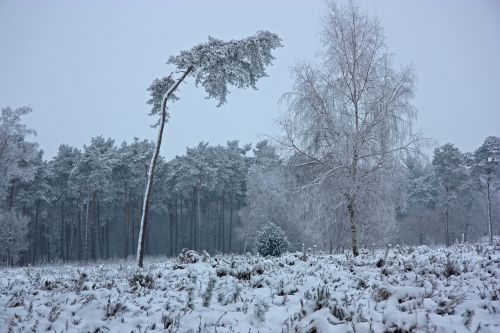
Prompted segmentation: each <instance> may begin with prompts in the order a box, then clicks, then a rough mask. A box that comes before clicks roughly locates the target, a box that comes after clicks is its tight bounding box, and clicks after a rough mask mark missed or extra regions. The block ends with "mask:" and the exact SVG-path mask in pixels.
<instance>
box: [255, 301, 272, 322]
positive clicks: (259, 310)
mask: <svg viewBox="0 0 500 333" xmlns="http://www.w3.org/2000/svg"><path fill="white" fill-rule="evenodd" d="M268 310H269V304H267V303H266V302H265V301H264V300H258V301H257V302H256V303H255V305H254V309H253V314H254V316H255V319H257V321H259V322H263V321H264V320H265V319H266V318H265V316H266V312H267V311H268Z"/></svg>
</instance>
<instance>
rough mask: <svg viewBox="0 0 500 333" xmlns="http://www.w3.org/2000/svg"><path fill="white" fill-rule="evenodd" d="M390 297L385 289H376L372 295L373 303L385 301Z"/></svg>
mask: <svg viewBox="0 0 500 333" xmlns="http://www.w3.org/2000/svg"><path fill="white" fill-rule="evenodd" d="M389 296H391V293H390V292H389V290H387V289H386V288H377V289H375V292H374V293H373V299H374V300H375V302H381V301H385V300H387V299H388V298H389Z"/></svg>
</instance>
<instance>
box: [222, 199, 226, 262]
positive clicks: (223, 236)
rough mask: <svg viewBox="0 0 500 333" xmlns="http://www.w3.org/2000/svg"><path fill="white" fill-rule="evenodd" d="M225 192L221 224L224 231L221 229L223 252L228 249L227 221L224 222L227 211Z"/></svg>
mask: <svg viewBox="0 0 500 333" xmlns="http://www.w3.org/2000/svg"><path fill="white" fill-rule="evenodd" d="M224 197H225V194H224V192H223V193H222V218H221V226H222V231H221V243H222V253H224V252H225V251H226V235H225V232H226V230H225V229H226V228H225V223H224V215H225V214H224V213H225V210H226V208H225V202H224V201H225V200H224Z"/></svg>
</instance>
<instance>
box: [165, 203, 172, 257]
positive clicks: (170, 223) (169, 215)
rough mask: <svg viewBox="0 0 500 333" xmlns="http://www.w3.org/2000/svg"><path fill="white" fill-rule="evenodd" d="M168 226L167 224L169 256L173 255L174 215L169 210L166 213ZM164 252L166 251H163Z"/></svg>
mask: <svg viewBox="0 0 500 333" xmlns="http://www.w3.org/2000/svg"><path fill="white" fill-rule="evenodd" d="M168 224H169V233H168V236H169V240H170V242H169V243H170V256H171V257H172V256H173V255H174V213H173V212H172V209H169V212H168ZM165 252H166V251H165Z"/></svg>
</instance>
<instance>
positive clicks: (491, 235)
mask: <svg viewBox="0 0 500 333" xmlns="http://www.w3.org/2000/svg"><path fill="white" fill-rule="evenodd" d="M486 200H487V202H488V234H489V235H488V236H489V239H490V244H493V227H492V225H491V198H490V179H487V180H486Z"/></svg>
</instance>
